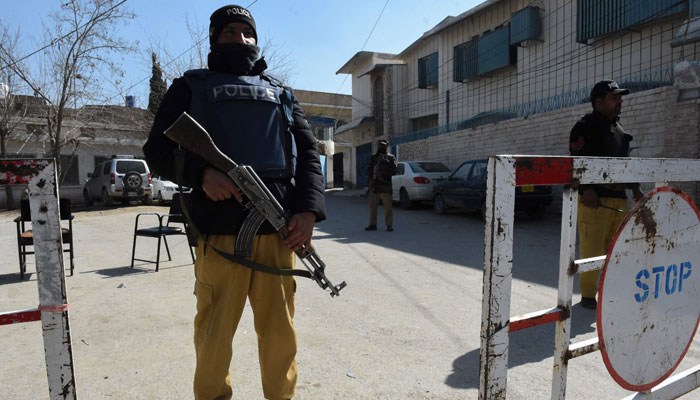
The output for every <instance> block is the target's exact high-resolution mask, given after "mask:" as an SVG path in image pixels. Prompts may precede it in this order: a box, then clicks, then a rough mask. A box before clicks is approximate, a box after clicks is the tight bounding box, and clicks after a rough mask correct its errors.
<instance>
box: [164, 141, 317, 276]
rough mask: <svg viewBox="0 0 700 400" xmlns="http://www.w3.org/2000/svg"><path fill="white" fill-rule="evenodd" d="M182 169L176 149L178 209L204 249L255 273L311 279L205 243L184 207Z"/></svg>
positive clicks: (182, 154) (305, 273)
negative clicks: (209, 249)
mask: <svg viewBox="0 0 700 400" xmlns="http://www.w3.org/2000/svg"><path fill="white" fill-rule="evenodd" d="M184 169H185V151H184V150H182V149H181V148H178V149H177V150H175V177H176V179H177V187H178V190H179V192H180V196H178V197H179V198H180V208H181V209H182V214H183V215H184V216H185V218H186V219H187V225H188V227H189V229H190V230H191V231H192V233H193V234H194V235H195V237H200V238H201V239H202V242H203V243H204V246H205V248H206V246H209V247H211V249H212V250H214V251H215V252H216V253H217V254H218V255H220V256H221V257H224V258H226V259H228V260H230V261H233V262H235V263H237V264H240V265H243V266H244V267H248V268H250V269H252V270H255V271H260V272H264V273H266V274H272V275H282V276H290V275H293V276H301V277H304V278H309V279H313V276H312V275H311V272H309V271H307V270H301V269H279V268H273V267H268V266H267V265H263V264H260V263H257V262H255V261H252V260H249V259H248V258H246V257H243V256H239V255H237V254H231V253H228V252H225V251H223V250H219V249H217V248H216V247H214V246H212V245H211V244H209V243H208V242H207V238H206V236H205V235H201V234H200V233H199V230H197V227H196V226H195V225H194V223H193V222H192V218H190V214H189V212H188V211H187V206H186V205H185V200H184V196H182V175H183V172H184ZM250 212H251V213H252V212H255V210H250ZM258 215H259V214H258ZM258 227H260V225H258ZM251 247H252V246H251Z"/></svg>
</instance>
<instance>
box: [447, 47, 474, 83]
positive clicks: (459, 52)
mask: <svg viewBox="0 0 700 400" xmlns="http://www.w3.org/2000/svg"><path fill="white" fill-rule="evenodd" d="M454 52H455V55H454V59H453V61H452V63H453V65H454V81H455V82H464V80H465V79H467V78H471V77H474V76H477V75H478V72H477V62H476V60H477V54H478V40H476V39H473V40H470V41H468V42H466V43H462V44H460V45H457V46H455V47H454Z"/></svg>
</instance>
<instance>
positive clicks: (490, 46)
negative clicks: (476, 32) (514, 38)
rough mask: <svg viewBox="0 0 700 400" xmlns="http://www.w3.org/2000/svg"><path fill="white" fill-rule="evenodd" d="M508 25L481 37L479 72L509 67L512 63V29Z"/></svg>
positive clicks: (478, 57)
mask: <svg viewBox="0 0 700 400" xmlns="http://www.w3.org/2000/svg"><path fill="white" fill-rule="evenodd" d="M508 28H509V27H508V26H504V27H502V28H498V29H495V30H493V31H492V32H489V33H487V34H485V35H484V36H482V37H481V38H479V44H478V46H477V47H478V50H477V73H478V74H479V75H483V74H485V73H487V72H491V71H495V70H497V69H500V68H503V67H507V66H509V65H510V64H511V49H510V30H509V29H508Z"/></svg>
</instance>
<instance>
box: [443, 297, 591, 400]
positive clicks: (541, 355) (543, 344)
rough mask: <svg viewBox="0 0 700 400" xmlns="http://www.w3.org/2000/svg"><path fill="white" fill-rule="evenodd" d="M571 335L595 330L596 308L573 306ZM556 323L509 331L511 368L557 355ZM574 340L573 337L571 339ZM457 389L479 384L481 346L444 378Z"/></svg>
mask: <svg viewBox="0 0 700 400" xmlns="http://www.w3.org/2000/svg"><path fill="white" fill-rule="evenodd" d="M572 315H573V318H572V320H571V337H572V338H574V337H575V336H577V335H583V334H586V333H590V332H594V331H595V318H596V314H595V311H592V310H586V309H584V308H582V307H581V306H580V305H578V304H576V305H574V306H573V309H572ZM555 329H556V325H555V324H547V325H540V326H537V327H534V328H529V329H524V330H521V331H517V332H513V333H512V334H510V344H509V352H508V368H509V369H510V368H513V367H517V366H519V365H525V364H530V363H535V362H540V361H542V360H544V359H546V358H548V357H552V355H553V354H554V337H555ZM572 341H573V340H572ZM445 383H446V384H447V385H448V386H451V387H454V388H458V389H472V388H478V387H479V349H474V350H472V351H470V352H468V353H467V354H464V355H462V356H460V357H458V358H457V359H456V360H454V362H453V364H452V373H451V374H450V375H449V376H448V377H447V378H446V379H445Z"/></svg>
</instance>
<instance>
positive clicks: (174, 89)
mask: <svg viewBox="0 0 700 400" xmlns="http://www.w3.org/2000/svg"><path fill="white" fill-rule="evenodd" d="M210 21H211V23H210V27H209V42H210V47H211V52H210V53H209V56H208V66H209V68H208V69H203V70H192V71H188V72H186V73H185V74H184V76H183V77H182V78H179V79H175V80H174V81H173V83H172V85H171V86H170V88H169V89H168V92H167V93H166V95H165V98H164V99H163V101H162V103H161V106H160V108H159V110H158V112H157V114H156V117H155V120H154V123H153V127H152V129H151V133H150V137H149V139H148V141H147V143H146V144H145V146H144V154H145V155H146V159H147V161H148V163H149V165H150V166H151V168H152V169H153V170H154V171H155V172H156V173H158V174H160V175H162V176H164V177H166V178H167V179H170V180H177V179H180V180H181V183H182V184H183V185H185V186H191V187H193V188H194V190H193V192H192V196H191V205H190V206H189V207H188V210H189V214H190V216H191V220H192V223H193V225H194V226H195V227H196V228H197V230H198V231H199V232H200V234H201V237H200V238H199V240H198V247H197V261H196V262H195V278H196V281H195V292H196V296H197V315H196V317H195V321H194V325H195V332H194V341H195V350H196V355H197V364H196V370H195V377H194V392H195V398H196V399H224V398H231V396H232V389H231V380H230V377H229V373H228V370H229V364H230V362H231V354H232V349H231V343H232V339H233V335H234V333H235V331H236V327H237V325H238V322H239V319H240V317H241V314H242V312H243V309H244V307H245V304H246V299H248V300H249V301H250V305H251V307H252V309H253V313H254V320H255V330H256V332H257V334H258V349H259V360H260V369H261V375H262V386H263V392H264V395H265V397H266V398H268V399H289V398H291V397H292V396H294V394H295V389H296V379H297V365H296V360H295V355H296V333H295V330H294V325H293V322H292V319H293V317H294V296H295V291H296V282H295V280H294V278H293V277H292V276H280V275H273V274H266V273H263V272H260V271H256V270H252V269H249V268H247V267H245V266H242V265H240V264H237V263H234V262H232V261H229V260H227V259H224V258H222V257H221V256H220V255H219V254H217V252H215V251H211V248H212V247H213V248H216V249H218V250H221V251H225V252H228V253H234V248H235V240H236V234H237V233H238V231H239V229H240V227H241V224H242V222H243V220H244V219H245V217H246V215H247V212H246V210H245V208H244V207H242V206H241V205H240V204H239V201H240V200H241V197H240V194H239V193H238V191H237V190H236V188H235V186H234V185H233V182H232V181H231V180H230V179H229V177H228V176H227V175H226V174H225V173H224V171H220V170H217V169H216V168H215V167H213V166H211V165H208V164H207V163H206V162H205V161H204V160H202V159H201V158H199V157H197V156H196V155H194V154H191V153H186V155H185V157H184V171H183V173H182V174H181V175H182V176H181V177H178V176H177V175H180V174H176V157H175V156H174V153H175V150H176V149H177V145H176V144H175V143H174V142H172V141H170V140H169V139H168V138H167V137H166V136H165V135H164V134H163V131H164V130H165V129H167V128H168V127H169V126H170V125H171V124H172V123H173V122H174V121H175V120H176V119H177V118H178V117H179V116H180V115H181V114H182V112H183V111H186V112H188V113H189V114H190V115H192V116H193V117H194V118H195V119H196V120H197V121H198V122H199V123H200V124H201V125H202V126H203V127H204V128H205V129H206V130H207V131H208V132H209V133H210V135H211V136H212V138H213V140H214V142H215V144H216V145H217V146H218V147H219V149H221V150H222V151H223V152H224V153H226V154H227V155H228V156H229V157H230V158H231V159H232V160H234V161H236V162H237V163H239V164H244V165H251V166H252V167H253V168H254V169H255V171H256V172H257V173H258V175H259V176H260V177H261V178H262V180H263V182H264V183H265V185H266V186H267V187H268V188H269V189H270V191H271V192H272V194H273V195H274V196H275V198H276V199H277V200H278V201H279V202H280V204H281V205H282V207H283V208H284V209H285V211H287V212H288V213H289V214H290V215H292V216H291V219H290V223H289V228H290V229H291V234H290V235H289V236H288V237H287V238H286V239H281V238H280V236H279V235H278V234H277V233H276V232H275V230H274V229H273V228H272V226H271V225H269V224H267V223H265V224H263V225H262V227H261V228H260V230H259V231H258V234H257V235H256V237H255V239H254V241H253V244H252V249H253V256H252V258H251V259H252V260H253V261H255V262H257V263H259V264H263V265H265V266H268V267H276V268H281V269H286V268H293V267H294V263H295V256H294V253H293V251H295V250H299V249H301V248H302V246H304V245H306V246H308V245H310V244H311V235H312V232H313V228H314V223H315V222H319V221H322V220H323V219H325V200H324V196H323V176H322V172H321V163H320V159H319V154H318V151H317V148H316V139H315V138H314V135H313V133H312V132H311V130H310V129H309V126H308V124H307V122H306V120H305V118H304V113H303V111H302V110H301V107H300V106H299V104H298V102H297V101H296V99H295V98H294V96H293V93H292V91H291V89H289V88H287V87H285V86H284V85H282V84H281V83H280V82H279V81H278V80H277V79H275V78H273V77H271V76H269V75H268V74H266V73H265V72H264V71H265V69H266V67H267V66H266V64H265V61H264V59H262V58H260V57H259V51H260V49H259V47H258V46H257V33H256V25H255V21H254V19H253V17H252V15H251V13H250V11H248V10H247V9H245V8H243V7H240V6H237V5H228V6H224V7H221V8H220V9H218V10H216V11H215V12H214V13H213V14H212V15H211V18H210ZM208 248H209V249H210V250H209V251H207V249H208Z"/></svg>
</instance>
